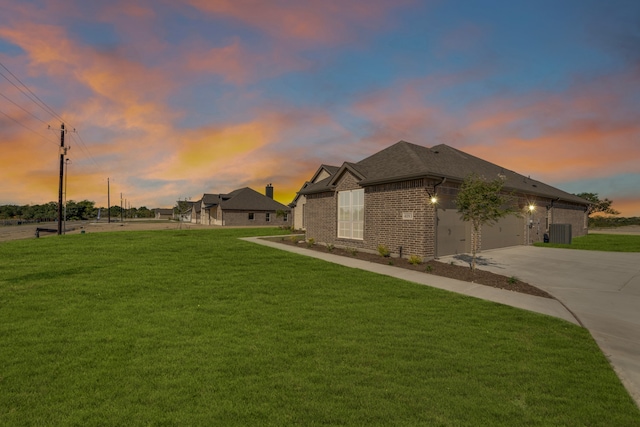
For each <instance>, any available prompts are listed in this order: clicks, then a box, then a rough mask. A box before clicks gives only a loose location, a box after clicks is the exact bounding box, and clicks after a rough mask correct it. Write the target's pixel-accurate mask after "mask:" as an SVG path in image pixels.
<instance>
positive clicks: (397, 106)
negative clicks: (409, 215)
mask: <svg viewBox="0 0 640 427" xmlns="http://www.w3.org/2000/svg"><path fill="white" fill-rule="evenodd" d="M0 8H1V9H2V12H3V13H1V14H0V129H2V133H1V135H2V138H0V150H1V152H2V153H3V154H2V155H1V156H0V178H1V179H2V182H3V185H2V187H1V189H0V205H8V204H16V205H19V206H24V205H33V204H46V203H49V201H51V200H52V201H54V202H56V203H57V199H58V179H59V160H60V159H59V150H60V125H61V122H63V123H65V126H66V128H67V130H68V132H67V133H66V134H65V146H69V147H71V148H70V150H69V151H68V158H69V159H70V163H69V164H68V169H67V172H68V174H67V178H66V179H67V182H66V185H67V190H68V191H67V197H66V198H67V200H75V201H82V200H89V201H94V203H95V204H96V206H102V207H105V206H107V204H108V203H107V179H109V184H110V190H111V195H112V199H113V195H114V194H117V195H118V196H119V195H120V193H122V194H123V198H124V199H127V200H128V202H130V203H131V205H132V206H138V207H142V206H146V207H148V208H149V209H153V208H167V207H168V206H170V207H173V206H174V205H175V203H176V201H177V200H180V199H186V198H190V199H191V200H197V199H198V198H199V197H201V195H202V194H203V193H227V192H230V191H232V190H235V189H237V188H242V187H251V188H253V189H255V190H256V191H258V192H260V193H263V190H264V186H265V185H266V184H268V183H272V184H273V186H274V199H275V200H277V201H279V202H280V203H282V204H285V205H287V204H288V203H290V202H291V201H292V200H293V198H294V196H295V194H296V192H297V191H298V190H299V189H300V188H301V187H302V185H303V184H304V182H305V181H307V180H309V179H310V178H311V177H312V175H313V173H314V172H315V171H316V170H317V168H318V167H319V166H320V165H322V164H333V165H336V166H340V165H342V164H343V163H344V162H358V161H360V160H362V159H364V158H366V157H367V156H370V155H372V154H374V153H376V152H378V151H380V150H381V149H383V148H385V147H388V146H390V145H392V144H394V143H396V142H397V141H400V140H405V141H408V142H411V143H414V144H418V145H422V146H426V147H432V146H435V145H438V144H442V143H444V144H447V145H449V146H451V147H454V148H456V149H459V150H461V151H464V152H466V153H468V154H471V155H474V156H477V157H479V158H481V159H484V160H486V161H489V162H491V163H494V164H497V165H500V166H501V167H504V168H505V169H509V170H513V171H515V172H517V173H519V174H521V175H524V176H530V177H531V178H533V179H535V180H538V181H541V182H544V183H546V184H548V185H551V186H553V187H556V188H558V189H561V190H563V191H565V192H567V193H570V194H577V193H597V194H598V195H599V197H600V198H601V199H605V198H607V199H610V200H612V201H613V202H614V203H613V208H614V209H616V210H618V211H620V215H619V216H621V217H638V216H640V191H639V190H638V189H639V188H640V162H639V161H638V159H640V84H639V83H640V43H639V42H638V41H639V40H640V38H639V37H638V29H637V23H636V22H635V20H634V18H635V17H637V16H639V14H640V2H634V1H628V0H613V3H612V2H608V3H607V4H602V3H601V2H599V1H597V0H584V1H581V0H568V1H566V2H562V4H557V2H553V1H551V0H541V1H539V2H535V4H517V3H514V2H510V1H507V0H491V1H489V2H485V3H483V4H482V5H478V4H477V3H475V2H473V1H466V0H462V1H460V2H456V3H442V2H438V1H431V0H400V1H398V0H394V1H391V0H370V1H358V0H354V1H352V2H342V1H339V0H323V1H319V0H309V1H305V2H297V1H292V0H276V1H273V2H269V3H260V2H253V3H250V4H248V3H242V2H230V1H227V0H220V1H213V2H207V1H202V0H178V1H176V2H172V3H164V2H161V3H158V2H153V1H150V0H141V1H139V2H135V3H133V4H132V3H130V2H127V1H124V0H115V1H114V0H109V1H107V0H96V1H93V2H89V3H87V2H83V1H80V0H63V1H58V2H52V1H50V0H31V1H23V0H0ZM49 127H50V128H49Z"/></svg>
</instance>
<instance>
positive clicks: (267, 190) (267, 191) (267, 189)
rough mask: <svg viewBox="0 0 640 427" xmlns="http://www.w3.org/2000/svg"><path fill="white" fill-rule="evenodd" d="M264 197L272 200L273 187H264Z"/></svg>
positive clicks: (268, 185)
mask: <svg viewBox="0 0 640 427" xmlns="http://www.w3.org/2000/svg"><path fill="white" fill-rule="evenodd" d="M264 195H265V196H267V197H268V198H270V199H273V186H272V185H271V184H270V183H269V184H267V186H266V187H265V189H264Z"/></svg>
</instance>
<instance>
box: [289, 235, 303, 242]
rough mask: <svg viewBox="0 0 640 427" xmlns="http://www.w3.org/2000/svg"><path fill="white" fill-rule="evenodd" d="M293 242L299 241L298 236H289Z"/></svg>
mask: <svg viewBox="0 0 640 427" xmlns="http://www.w3.org/2000/svg"><path fill="white" fill-rule="evenodd" d="M289 239H291V241H292V242H293V243H298V242H299V241H300V236H291V237H289Z"/></svg>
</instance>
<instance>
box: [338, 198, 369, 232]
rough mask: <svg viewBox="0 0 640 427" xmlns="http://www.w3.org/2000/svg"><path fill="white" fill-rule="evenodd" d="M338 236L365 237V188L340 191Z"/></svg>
mask: <svg viewBox="0 0 640 427" xmlns="http://www.w3.org/2000/svg"><path fill="white" fill-rule="evenodd" d="M338 237H341V238H345V239H358V240H362V239H363V238H364V189H360V190H351V191H340V192H339V193H338Z"/></svg>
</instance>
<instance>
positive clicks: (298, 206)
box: [289, 165, 340, 230]
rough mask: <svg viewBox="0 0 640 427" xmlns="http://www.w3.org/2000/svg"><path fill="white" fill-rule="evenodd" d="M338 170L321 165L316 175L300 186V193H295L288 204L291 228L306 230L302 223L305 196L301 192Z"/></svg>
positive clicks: (305, 201)
mask: <svg viewBox="0 0 640 427" xmlns="http://www.w3.org/2000/svg"><path fill="white" fill-rule="evenodd" d="M338 169H340V168H339V167H338V166H329V165H321V166H320V167H319V168H318V170H317V171H316V173H314V174H313V176H312V177H311V179H310V180H309V181H307V182H305V183H304V184H302V188H300V191H298V193H296V196H295V198H294V199H293V201H292V202H291V203H289V207H290V208H291V209H292V214H293V228H294V229H296V230H306V226H305V223H304V209H305V207H304V206H305V204H306V203H307V196H305V195H304V194H302V190H304V189H305V188H307V187H308V186H310V185H312V184H315V183H317V182H320V181H322V180H325V179H327V178H329V177H330V176H332V175H333V174H334V173H336V172H337V171H338Z"/></svg>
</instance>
